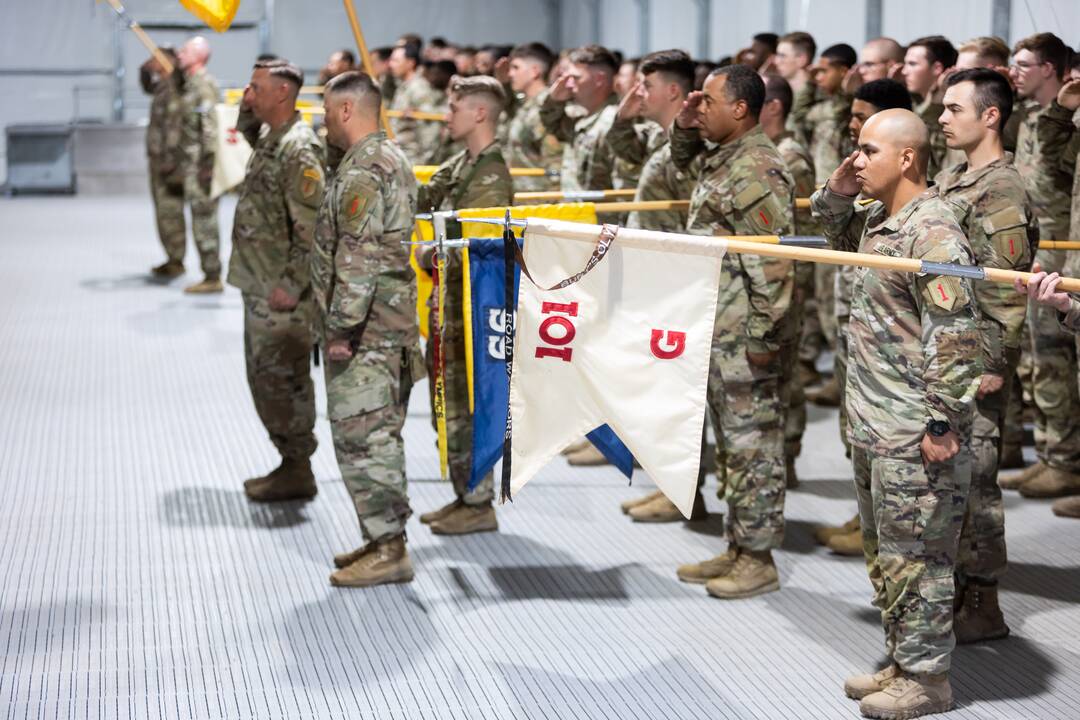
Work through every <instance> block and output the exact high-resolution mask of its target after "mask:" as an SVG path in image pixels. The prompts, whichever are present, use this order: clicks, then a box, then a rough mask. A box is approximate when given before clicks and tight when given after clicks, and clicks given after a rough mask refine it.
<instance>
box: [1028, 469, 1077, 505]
mask: <svg viewBox="0 0 1080 720" xmlns="http://www.w3.org/2000/svg"><path fill="white" fill-rule="evenodd" d="M1020 494H1021V495H1023V496H1024V497H1028V498H1056V497H1064V496H1065V495H1080V475H1077V474H1075V473H1071V472H1069V471H1068V470H1062V469H1060V468H1056V467H1048V468H1046V470H1044V471H1043V472H1041V473H1039V474H1038V475H1036V476H1035V477H1033V478H1031V479H1030V480H1028V481H1027V482H1026V483H1024V484H1023V485H1021V486H1020Z"/></svg>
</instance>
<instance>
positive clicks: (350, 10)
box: [342, 0, 394, 140]
mask: <svg viewBox="0 0 1080 720" xmlns="http://www.w3.org/2000/svg"><path fill="white" fill-rule="evenodd" d="M342 1H343V2H344V3H345V12H346V13H347V14H348V16H349V25H350V26H351V27H352V34H353V37H354V38H356V48H357V49H358V50H359V51H360V62H361V63H363V65H364V72H366V73H367V74H368V75H370V76H371V79H372V80H375V81H376V82H378V78H377V77H375V68H374V67H372V65H371V56H370V55H368V48H367V43H366V42H364V33H363V31H361V30H360V20H359V19H357V17H356V8H355V7H353V2H352V0H342ZM379 120H380V121H381V122H382V126H383V127H384V128H385V129H386V135H387V137H389V138H390V139H391V140H392V139H393V138H394V131H393V130H392V129H391V128H390V121H389V120H388V119H387V117H386V108H385V107H384V106H383V104H382V103H380V104H379Z"/></svg>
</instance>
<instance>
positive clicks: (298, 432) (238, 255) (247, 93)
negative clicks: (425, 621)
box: [228, 60, 324, 502]
mask: <svg viewBox="0 0 1080 720" xmlns="http://www.w3.org/2000/svg"><path fill="white" fill-rule="evenodd" d="M303 83H304V75H303V73H302V72H301V71H300V69H299V68H297V67H296V66H295V65H292V64H290V63H288V62H286V61H285V60H265V61H260V62H257V63H255V67H254V70H253V71H252V73H251V80H250V81H249V82H248V85H247V87H246V88H244V99H243V107H242V109H241V112H242V113H250V114H251V115H252V116H254V119H255V120H256V121H257V122H258V123H261V125H262V129H261V131H260V133H259V134H258V136H257V137H256V138H255V141H254V143H253V144H252V148H253V150H254V152H253V154H252V157H251V160H250V161H249V162H248V168H247V174H246V175H245V177H244V182H243V184H242V185H241V186H240V190H239V198H238V200H237V203H236V215H235V217H234V218H233V234H232V257H231V258H230V259H229V276H228V281H229V284H230V285H232V286H233V287H236V288H239V290H240V292H241V295H242V297H243V302H244V358H245V362H246V365H247V377H248V387H249V388H250V390H251V397H252V399H253V400H254V401H255V410H256V412H258V414H259V419H260V420H262V423H263V427H265V428H266V431H267V433H268V434H269V435H270V441H271V442H272V443H273V444H274V447H275V448H277V450H278V452H279V453H280V454H281V464H280V465H279V466H278V467H277V468H276V469H275V470H273V471H272V472H270V473H269V474H267V475H264V476H262V477H258V478H253V479H251V480H248V481H246V482H245V483H244V491H245V492H246V493H247V496H248V497H249V498H251V499H252V500H256V501H263V502H267V501H277V500H292V499H306V498H310V497H313V496H314V495H315V493H316V488H315V477H314V475H313V474H312V472H311V459H310V458H311V455H312V453H314V452H315V446H316V443H315V435H314V432H313V429H314V426H315V387H314V385H313V384H312V382H311V364H310V358H311V346H312V342H313V340H312V334H311V326H312V322H313V320H314V318H313V310H314V307H313V305H312V302H311V245H312V241H313V238H314V234H315V219H316V215H317V213H318V211H319V204H320V203H321V202H322V195H323V184H324V175H323V162H324V158H323V150H322V145H321V143H320V142H319V139H318V138H317V137H316V136H315V131H314V130H312V129H311V126H309V125H308V124H307V123H306V122H304V121H303V120H302V119H301V117H300V113H298V112H297V111H296V96H297V94H299V92H300V86H301V85H303ZM243 124H247V123H243Z"/></svg>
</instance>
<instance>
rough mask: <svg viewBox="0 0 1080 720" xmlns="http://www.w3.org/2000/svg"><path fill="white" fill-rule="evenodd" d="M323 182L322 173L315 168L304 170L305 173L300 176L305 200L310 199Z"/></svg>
mask: <svg viewBox="0 0 1080 720" xmlns="http://www.w3.org/2000/svg"><path fill="white" fill-rule="evenodd" d="M321 181H322V173H320V172H319V171H318V170H316V169H315V168H304V171H303V172H302V173H301V174H300V194H301V195H303V196H304V197H305V198H310V197H311V196H312V195H314V194H315V191H316V190H317V189H318V188H319V183H320V182H321Z"/></svg>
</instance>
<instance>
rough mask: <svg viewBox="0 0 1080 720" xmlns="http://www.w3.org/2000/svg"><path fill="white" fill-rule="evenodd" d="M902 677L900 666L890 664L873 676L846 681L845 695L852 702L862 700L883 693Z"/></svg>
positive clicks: (858, 676)
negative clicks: (898, 677) (899, 676)
mask: <svg viewBox="0 0 1080 720" xmlns="http://www.w3.org/2000/svg"><path fill="white" fill-rule="evenodd" d="M898 675H900V666H899V665H897V664H896V663H889V664H888V665H887V666H886V667H884V668H882V669H881V670H878V671H877V672H876V673H874V674H873V675H856V676H854V677H849V678H848V679H847V680H845V681H844V694H845V695H847V696H848V697H849V698H851V699H852V700H862V699H863V698H864V697H866V696H867V695H873V694H874V693H876V692H881V691H882V690H884V689H885V688H887V687H888V686H889V683H891V682H892V681H893V680H895V679H896V677H897V676H898Z"/></svg>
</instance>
